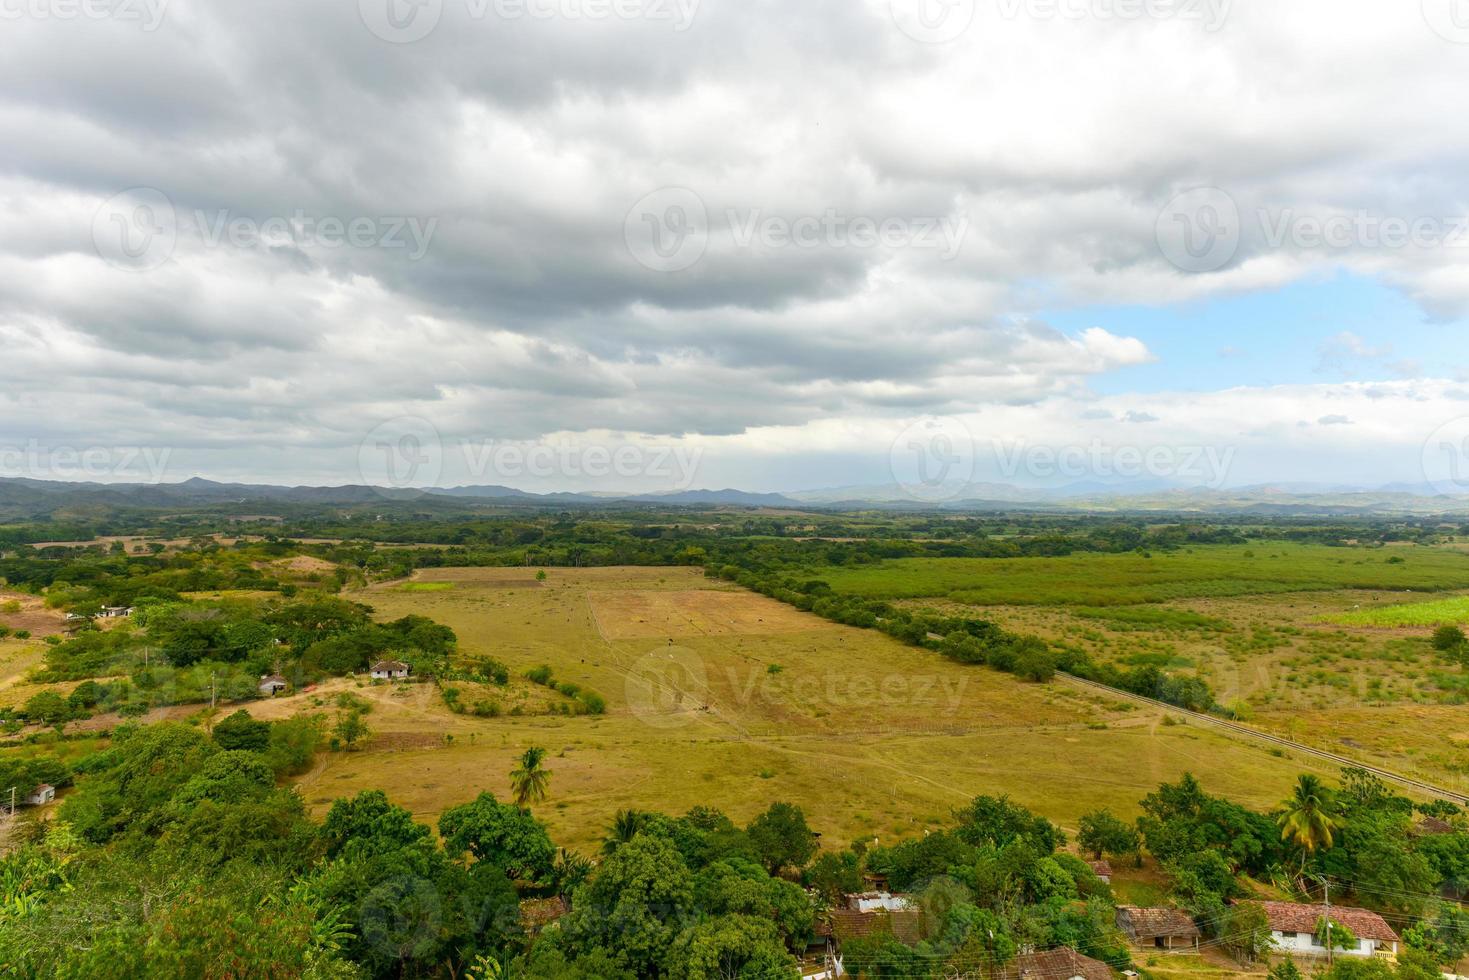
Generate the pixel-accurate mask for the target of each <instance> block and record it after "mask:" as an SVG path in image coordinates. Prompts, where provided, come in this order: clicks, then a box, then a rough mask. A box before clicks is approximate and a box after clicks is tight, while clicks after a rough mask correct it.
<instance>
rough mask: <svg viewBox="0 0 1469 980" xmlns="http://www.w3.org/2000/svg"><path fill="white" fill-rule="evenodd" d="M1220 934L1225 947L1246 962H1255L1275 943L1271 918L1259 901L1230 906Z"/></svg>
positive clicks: (1238, 958)
mask: <svg viewBox="0 0 1469 980" xmlns="http://www.w3.org/2000/svg"><path fill="white" fill-rule="evenodd" d="M1219 936H1220V939H1221V940H1222V941H1223V945H1224V948H1225V949H1227V950H1229V951H1230V952H1231V953H1232V954H1234V957H1235V959H1237V960H1240V961H1241V962H1246V963H1253V962H1255V960H1256V959H1258V958H1259V957H1260V956H1262V955H1264V954H1266V953H1268V952H1270V950H1271V949H1272V948H1273V947H1274V945H1275V943H1274V940H1272V939H1271V938H1270V920H1269V918H1268V917H1267V916H1266V915H1265V909H1264V907H1263V906H1261V905H1260V904H1259V903H1257V902H1240V903H1238V904H1236V905H1232V906H1230V908H1229V911H1228V912H1227V913H1226V914H1225V918H1224V922H1223V924H1222V925H1221V926H1220V929H1219Z"/></svg>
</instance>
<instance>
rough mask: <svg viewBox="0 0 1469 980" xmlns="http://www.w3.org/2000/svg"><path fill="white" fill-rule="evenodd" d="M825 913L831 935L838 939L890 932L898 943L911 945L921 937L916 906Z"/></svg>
mask: <svg viewBox="0 0 1469 980" xmlns="http://www.w3.org/2000/svg"><path fill="white" fill-rule="evenodd" d="M828 915H829V916H830V919H829V921H830V923H831V934H832V935H833V936H834V937H836V939H837V941H839V942H840V941H842V940H846V939H866V938H867V937H869V936H879V935H883V934H885V933H891V934H892V936H893V938H894V939H896V940H898V942H900V943H907V944H908V945H909V946H912V945H913V944H915V943H917V942H918V940H920V939H922V938H923V936H922V932H921V930H920V928H919V927H920V923H921V921H922V920H921V915H922V913H921V912H920V911H919V910H918V909H899V910H897V911H894V912H889V911H887V910H885V909H874V910H873V911H871V912H858V911H857V910H855V909H832V910H831V911H830V912H829V913H828Z"/></svg>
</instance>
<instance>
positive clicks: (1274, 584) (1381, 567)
mask: <svg viewBox="0 0 1469 980" xmlns="http://www.w3.org/2000/svg"><path fill="white" fill-rule="evenodd" d="M811 574H812V575H813V576H814V577H816V578H819V579H822V580H823V581H825V582H827V583H829V584H830V585H831V587H832V588H833V589H835V590H836V591H838V592H844V593H853V594H857V595H863V596H869V597H872V598H887V599H919V598H943V599H950V600H953V601H955V602H961V603H968V604H972V605H982V606H989V605H1043V606H1117V605H1132V604H1140V603H1157V602H1169V601H1173V600H1182V599H1206V598H1221V597H1229V596H1246V595H1280V594H1285V593H1294V592H1314V591H1330V590H1340V589H1367V590H1377V591H1384V592H1408V591H1411V592H1442V591H1449V590H1459V589H1469V555H1466V554H1464V553H1462V552H1459V551H1452V550H1448V549H1439V548H1426V547H1424V548H1333V547H1328V546H1325V545H1299V544H1287V543H1279V542H1267V543H1262V544H1253V545H1249V546H1245V545H1200V546H1197V547H1191V548H1186V549H1183V550H1180V551H1176V552H1153V553H1151V554H1139V553H1137V552H1129V553H1127V554H1092V553H1086V554H1075V555H1068V556H1065V557H1059V558H897V559H890V560H887V561H882V562H879V563H877V564H874V565H858V566H844V567H833V566H826V567H818V568H814V569H812V570H811Z"/></svg>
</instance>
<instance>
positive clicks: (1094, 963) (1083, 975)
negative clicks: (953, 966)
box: [997, 946, 1116, 980]
mask: <svg viewBox="0 0 1469 980" xmlns="http://www.w3.org/2000/svg"><path fill="white" fill-rule="evenodd" d="M997 977H998V980H1116V974H1115V973H1114V972H1113V970H1112V968H1111V967H1110V966H1108V965H1107V964H1106V963H1103V962H1102V961H1101V960H1094V959H1092V958H1091V957H1090V956H1083V955H1081V954H1080V953H1078V952H1077V951H1076V950H1074V949H1070V948H1067V947H1064V946H1063V947H1062V948H1060V949H1047V950H1043V951H1041V952H1032V953H1021V954H1020V955H1019V956H1017V957H1015V959H1014V960H1013V961H1011V962H1010V964H1009V965H1007V966H1006V967H1005V968H1004V969H1002V970H1000V971H999V973H998V975H997Z"/></svg>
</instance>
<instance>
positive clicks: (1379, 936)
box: [1260, 902, 1400, 956]
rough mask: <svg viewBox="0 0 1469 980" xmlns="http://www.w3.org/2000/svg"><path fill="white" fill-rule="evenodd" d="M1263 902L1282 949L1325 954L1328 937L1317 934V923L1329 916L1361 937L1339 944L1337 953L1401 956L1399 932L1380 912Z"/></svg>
mask: <svg viewBox="0 0 1469 980" xmlns="http://www.w3.org/2000/svg"><path fill="white" fill-rule="evenodd" d="M1260 905H1261V906H1262V907H1263V908H1264V909H1265V918H1266V920H1267V921H1268V922H1269V923H1270V938H1271V939H1272V940H1274V942H1275V948H1276V951H1278V952H1282V953H1291V954H1297V955H1305V956H1325V955H1326V952H1327V950H1326V937H1325V936H1318V935H1317V934H1316V924H1317V923H1318V922H1320V921H1321V919H1322V918H1323V917H1327V918H1330V920H1331V921H1332V922H1335V923H1339V924H1340V925H1343V926H1346V927H1347V928H1348V929H1349V930H1351V933H1352V935H1354V936H1356V937H1357V943H1356V945H1355V946H1350V947H1348V948H1346V949H1342V948H1341V947H1337V949H1336V951H1335V952H1336V955H1337V956H1373V955H1376V954H1378V953H1382V954H1384V955H1388V956H1396V955H1397V952H1398V943H1399V941H1400V940H1399V938H1398V934H1397V933H1396V932H1393V929H1392V926H1390V925H1388V924H1387V923H1386V922H1385V921H1383V918H1382V916H1380V915H1378V914H1377V913H1376V912H1369V911H1367V910H1366V909H1354V908H1347V907H1344V906H1340V905H1333V906H1331V908H1330V909H1329V910H1328V909H1327V907H1326V906H1325V905H1297V904H1295V903H1293V902H1261V903H1260ZM1328 912H1329V915H1328Z"/></svg>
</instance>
